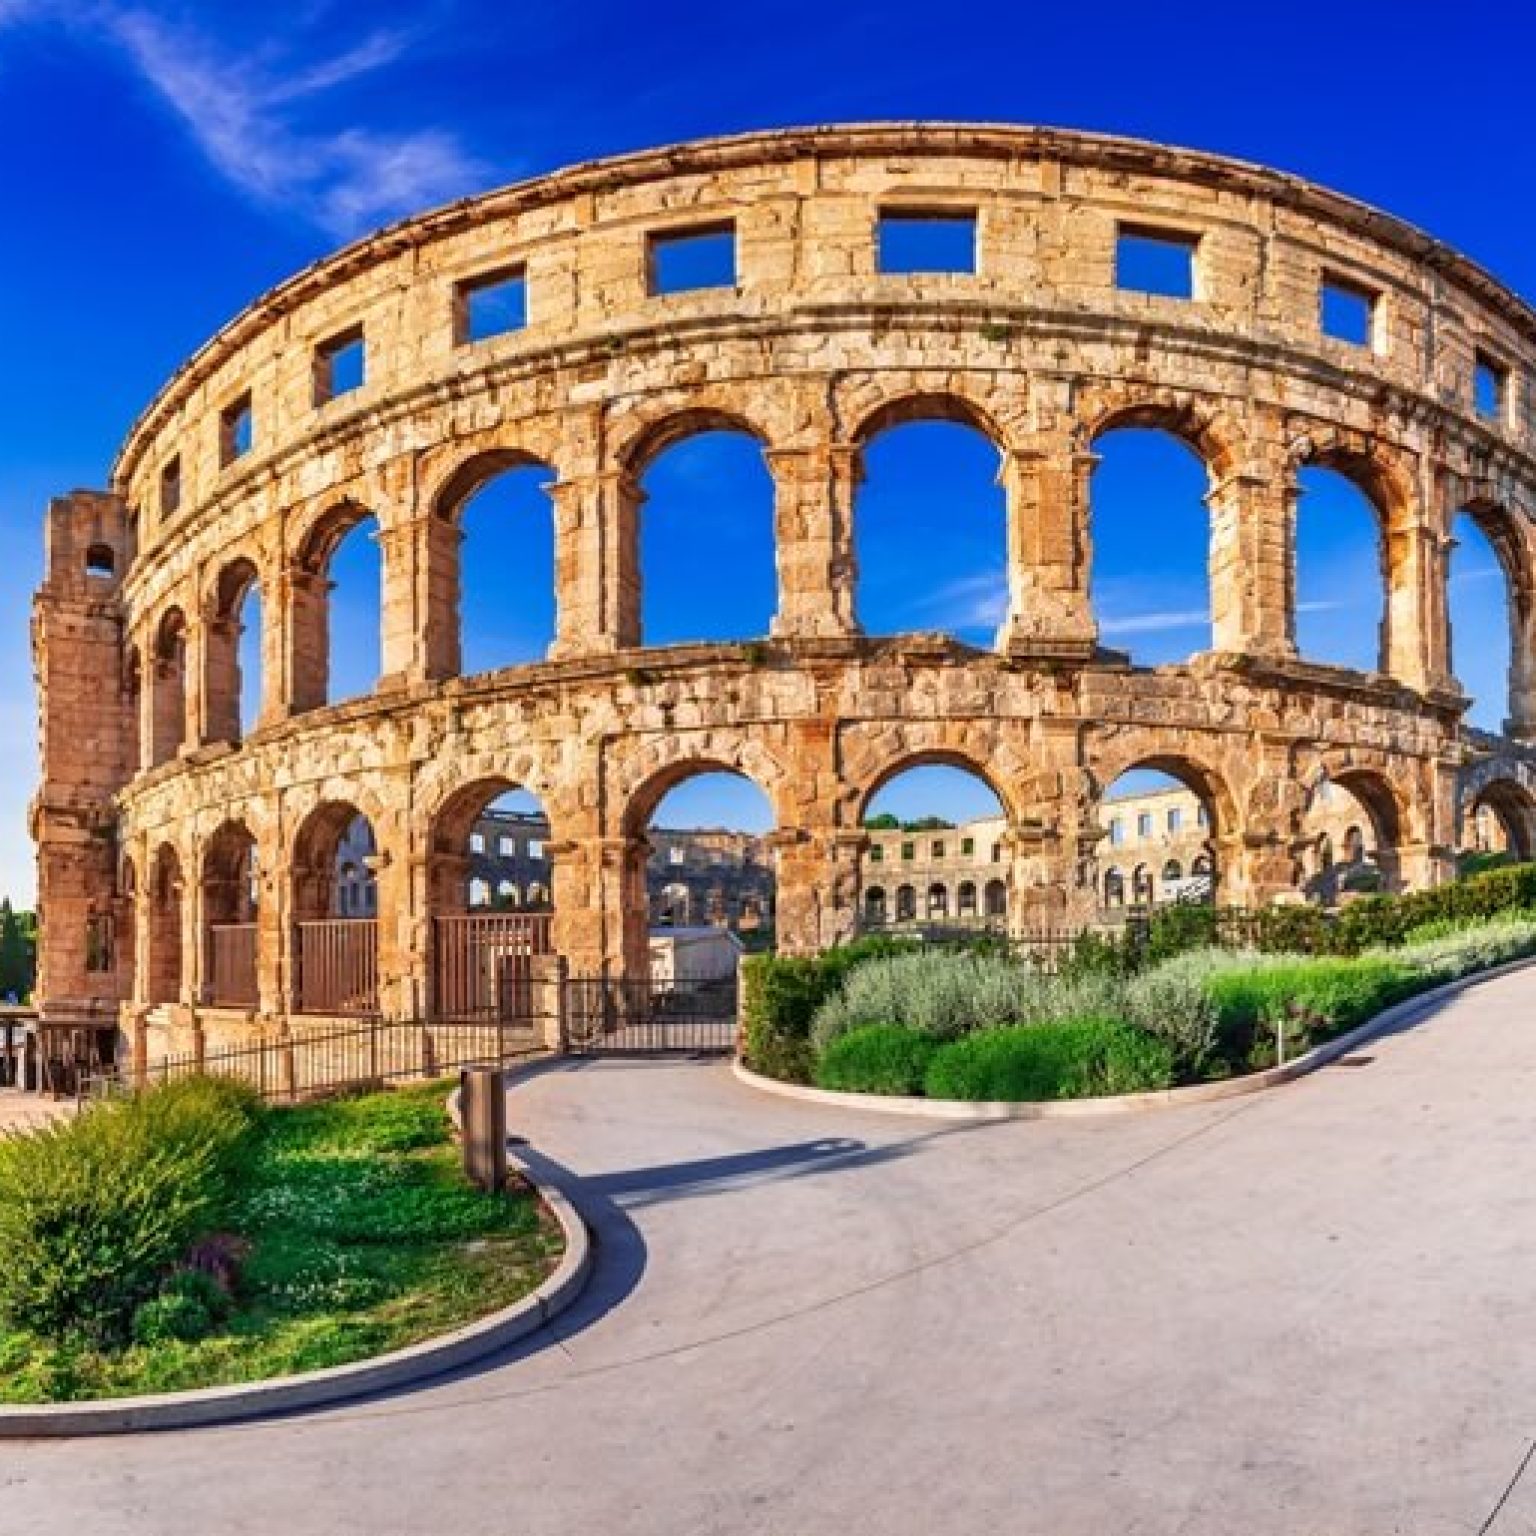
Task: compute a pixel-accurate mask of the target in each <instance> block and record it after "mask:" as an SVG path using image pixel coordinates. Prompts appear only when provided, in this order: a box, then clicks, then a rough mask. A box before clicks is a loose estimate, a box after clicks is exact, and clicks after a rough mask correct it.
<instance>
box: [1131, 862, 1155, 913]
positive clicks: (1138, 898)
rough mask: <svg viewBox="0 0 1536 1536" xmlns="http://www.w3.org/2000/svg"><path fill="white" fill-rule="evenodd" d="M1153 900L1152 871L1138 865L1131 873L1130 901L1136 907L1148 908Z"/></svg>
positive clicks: (1145, 866) (1142, 865) (1143, 865)
mask: <svg viewBox="0 0 1536 1536" xmlns="http://www.w3.org/2000/svg"><path fill="white" fill-rule="evenodd" d="M1154 899H1155V892H1154V891H1153V889H1152V871H1151V869H1149V868H1148V867H1147V865H1145V864H1138V865H1137V866H1136V867H1135V868H1134V869H1133V870H1132V871H1131V900H1132V901H1133V902H1134V903H1135V904H1136V905H1137V906H1138V907H1148V906H1151V905H1152V902H1153V900H1154Z"/></svg>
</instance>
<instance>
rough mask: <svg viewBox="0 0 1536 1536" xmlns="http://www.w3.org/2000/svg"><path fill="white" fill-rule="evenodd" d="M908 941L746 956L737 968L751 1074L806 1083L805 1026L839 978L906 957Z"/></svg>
mask: <svg viewBox="0 0 1536 1536" xmlns="http://www.w3.org/2000/svg"><path fill="white" fill-rule="evenodd" d="M911 950H912V944H911V943H910V942H909V941H906V940H901V939H881V938H871V939H859V940H857V941H856V942H854V943H852V944H844V945H841V946H839V947H838V948H836V949H829V950H828V951H827V952H826V953H825V954H823V955H816V956H814V957H812V956H800V955H782V956H781V955H751V956H748V957H747V959H746V960H744V961H743V962H742V967H741V975H742V1005H741V1011H742V1024H743V1031H742V1032H743V1036H744V1039H743V1056H744V1058H745V1060H746V1063H747V1065H748V1066H749V1067H751V1068H752V1070H753V1071H754V1072H761V1073H763V1074H764V1075H765V1076H768V1077H777V1078H782V1079H783V1080H784V1081H785V1082H789V1083H808V1082H810V1081H811V1071H812V1067H813V1065H814V1062H815V1058H816V1053H815V1049H814V1048H813V1047H812V1045H811V1020H812V1019H813V1018H814V1017H815V1014H816V1010H817V1009H818V1008H819V1007H820V1006H821V1004H822V1003H823V1002H824V1001H825V1000H826V999H827V998H828V997H830V996H831V995H832V993H833V992H835V991H836V990H837V988H838V986H839V985H840V984H841V982H842V980H843V978H844V977H845V976H846V975H847V974H848V973H849V972H850V971H852V970H853V969H854V968H855V967H856V966H859V965H862V964H863V963H864V962H865V961H867V960H873V959H879V958H881V957H883V956H887V955H897V954H907V953H910V952H911Z"/></svg>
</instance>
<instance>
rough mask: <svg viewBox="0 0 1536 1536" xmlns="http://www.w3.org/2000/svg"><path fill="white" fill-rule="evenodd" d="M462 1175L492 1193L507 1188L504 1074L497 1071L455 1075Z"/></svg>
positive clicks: (480, 1069) (478, 1070) (470, 1069)
mask: <svg viewBox="0 0 1536 1536" xmlns="http://www.w3.org/2000/svg"><path fill="white" fill-rule="evenodd" d="M459 1115H460V1119H461V1121H462V1124H463V1130H462V1139H463V1143H464V1173H465V1175H466V1176H467V1177H468V1179H469V1181H470V1182H471V1183H472V1184H477V1185H478V1186H479V1187H480V1188H481V1189H483V1190H487V1191H489V1192H492V1193H496V1192H499V1191H501V1190H503V1189H505V1188H506V1187H507V1074H506V1073H505V1072H503V1071H502V1070H501V1069H500V1068H499V1067H465V1068H464V1069H463V1070H462V1071H461V1072H460V1073H459Z"/></svg>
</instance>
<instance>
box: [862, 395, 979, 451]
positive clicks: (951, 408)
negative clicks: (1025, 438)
mask: <svg viewBox="0 0 1536 1536" xmlns="http://www.w3.org/2000/svg"><path fill="white" fill-rule="evenodd" d="M915 422H948V423H949V424H950V425H952V426H957V427H969V428H970V429H971V430H972V431H973V432H979V433H980V434H981V435H982V436H983V437H985V438H986V439H987V440H988V441H989V442H990V443H991V444H992V446H993V447H994V448H996V449H997V451H998V453H999V454H1002V453H1004V452H1005V451H1006V434H1005V431H1004V428H1003V426H1002V424H1001V423H1000V422H999V420H998V418H997V417H996V415H995V414H994V413H993V411H992V410H991V409H990V407H988V406H985V405H983V404H982V403H981V402H980V401H979V400H977V399H975V398H973V397H972V396H970V395H968V394H966V393H964V392H963V391H961V390H958V389H953V388H951V389H918V388H909V389H903V390H901V391H900V392H898V393H895V394H889V395H887V396H886V397H885V398H883V399H880V400H877V401H874V402H873V403H870V404H866V405H865V406H864V407H863V409H862V413H861V414H860V415H859V416H858V418H857V419H856V420H855V421H854V422H853V423H852V424H851V426H850V429H849V431H848V434H847V439H848V441H849V442H850V443H852V444H853V445H854V446H855V447H857V448H859V449H861V450H862V449H864V448H866V447H868V445H869V443H870V442H871V441H872V440H873V439H874V438H876V437H878V436H880V434H881V433H882V432H888V431H890V430H891V428H893V427H905V426H911V425H912V424H913V423H915Z"/></svg>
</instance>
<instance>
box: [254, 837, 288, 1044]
mask: <svg viewBox="0 0 1536 1536" xmlns="http://www.w3.org/2000/svg"><path fill="white" fill-rule="evenodd" d="M286 876H287V868H286V864H285V862H284V860H283V859H282V857H281V853H280V848H279V845H278V842H277V839H276V838H271V839H268V840H267V841H266V842H263V843H258V844H257V848H256V879H257V897H256V999H257V1010H258V1012H260V1013H261V1014H262V1015H264V1016H266V1017H272V1016H274V1015H284V1014H287V1013H288V1011H289V1003H290V1000H291V998H292V996H293V979H294V978H293V953H292V946H293V908H292V904H291V902H290V898H289V891H290V883H289V881H288V879H287V878H286Z"/></svg>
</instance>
